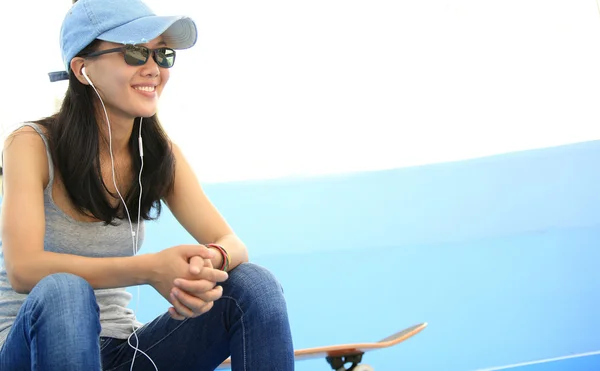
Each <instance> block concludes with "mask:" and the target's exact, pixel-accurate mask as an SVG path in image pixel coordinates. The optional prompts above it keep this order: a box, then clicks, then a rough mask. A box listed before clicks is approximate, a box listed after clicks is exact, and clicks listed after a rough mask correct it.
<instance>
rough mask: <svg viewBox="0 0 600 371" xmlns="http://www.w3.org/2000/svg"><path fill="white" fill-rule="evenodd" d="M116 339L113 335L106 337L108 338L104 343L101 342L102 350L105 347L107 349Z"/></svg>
mask: <svg viewBox="0 0 600 371" xmlns="http://www.w3.org/2000/svg"><path fill="white" fill-rule="evenodd" d="M113 340H114V339H113V338H111V337H108V338H106V340H104V343H102V344H100V351H103V350H104V349H106V347H107V346H108V345H109V344H110V343H112V341H113Z"/></svg>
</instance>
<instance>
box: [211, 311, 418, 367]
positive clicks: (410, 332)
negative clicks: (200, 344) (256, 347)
mask: <svg viewBox="0 0 600 371" xmlns="http://www.w3.org/2000/svg"><path fill="white" fill-rule="evenodd" d="M425 327H427V322H423V323H420V324H418V325H414V326H411V327H408V328H406V329H404V330H402V331H400V332H397V333H395V334H393V335H390V336H388V337H386V338H385V339H382V340H379V341H378V342H371V343H354V344H340V345H329V346H322V347H315V348H305V349H297V350H295V351H294V356H295V359H296V361H305V360H307V359H315V358H321V357H324V358H325V360H326V361H327V362H328V363H329V365H330V366H331V368H332V369H333V370H335V371H374V369H373V367H371V366H369V365H365V364H361V362H362V357H363V355H364V354H365V353H366V352H368V351H370V350H375V349H382V348H387V347H391V346H392V345H396V344H399V343H401V342H403V341H404V340H407V339H409V338H411V337H413V336H414V335H416V334H418V333H419V332H421V331H422V330H423V329H424V328H425ZM348 363H350V366H348V368H346V364H348ZM230 368H231V358H227V359H226V360H225V362H223V363H222V364H221V365H220V366H219V367H217V370H227V369H230Z"/></svg>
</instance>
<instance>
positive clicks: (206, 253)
mask: <svg viewBox="0 0 600 371" xmlns="http://www.w3.org/2000/svg"><path fill="white" fill-rule="evenodd" d="M214 254H215V251H213V250H210V249H207V248H206V247H205V246H203V245H179V246H174V247H171V248H169V249H166V250H163V251H161V252H159V253H157V257H158V267H157V273H158V274H157V275H156V277H157V279H155V280H154V282H152V286H153V287H154V288H155V289H156V290H157V291H158V292H159V293H160V294H161V295H162V296H163V297H164V298H165V299H167V301H169V303H171V305H172V307H170V308H169V314H170V315H171V318H173V319H177V320H183V319H185V318H194V317H198V316H200V315H202V314H204V313H206V312H208V311H209V310H210V309H211V308H212V307H213V304H214V301H215V300H218V299H219V298H221V296H222V295H223V288H222V287H221V286H217V283H218V282H223V281H225V280H226V279H227V278H228V275H227V273H226V272H223V271H221V270H218V269H215V268H214V267H213V266H212V263H211V260H210V259H211V257H213V256H214Z"/></svg>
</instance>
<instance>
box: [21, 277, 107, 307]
mask: <svg viewBox="0 0 600 371" xmlns="http://www.w3.org/2000/svg"><path fill="white" fill-rule="evenodd" d="M29 296H30V297H31V299H32V301H33V302H34V303H35V305H37V306H38V307H40V308H39V309H43V310H45V311H48V312H50V311H53V312H54V315H56V314H58V313H65V314H67V313H68V314H74V313H77V312H80V311H86V312H87V311H90V310H91V311H95V312H96V313H99V308H98V304H97V302H96V296H95V294H94V290H93V288H92V287H91V285H90V284H89V283H88V282H87V281H86V280H85V279H83V278H81V277H79V276H76V275H74V274H70V273H55V274H51V275H48V276H46V277H44V278H43V279H41V280H40V281H39V282H38V283H37V285H35V287H34V288H33V289H32V290H31V292H30V293H29Z"/></svg>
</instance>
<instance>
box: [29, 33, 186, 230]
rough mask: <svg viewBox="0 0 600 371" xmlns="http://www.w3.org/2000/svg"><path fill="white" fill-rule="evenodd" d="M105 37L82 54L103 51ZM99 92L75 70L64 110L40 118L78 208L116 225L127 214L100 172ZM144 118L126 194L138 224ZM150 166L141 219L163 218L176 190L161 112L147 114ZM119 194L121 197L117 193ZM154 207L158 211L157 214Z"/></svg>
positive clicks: (134, 140)
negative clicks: (113, 202)
mask: <svg viewBox="0 0 600 371" xmlns="http://www.w3.org/2000/svg"><path fill="white" fill-rule="evenodd" d="M99 43H100V41H99V40H96V41H94V42H92V43H91V44H90V45H88V46H87V47H86V48H85V49H83V50H82V51H81V52H80V53H79V54H78V56H81V55H84V54H86V53H89V52H91V51H94V50H96V49H97V46H98V44H99ZM95 94H96V93H95V92H94V91H93V88H92V87H91V86H87V85H84V84H82V83H81V82H80V81H79V80H77V78H76V77H75V74H74V73H73V71H70V72H69V86H68V88H67V91H66V94H65V96H64V99H63V102H62V105H61V107H60V109H59V111H58V112H57V113H56V114H54V115H52V116H49V117H46V118H43V119H41V120H39V121H37V123H38V124H40V125H42V126H44V127H45V128H46V131H47V136H48V141H49V145H50V153H51V154H52V159H53V160H54V165H55V166H56V168H57V169H58V171H59V173H60V176H61V179H62V182H63V184H64V186H65V189H66V191H67V193H68V195H69V198H70V199H71V202H72V203H73V205H74V206H75V208H76V209H77V210H78V211H79V212H80V213H82V214H84V215H88V216H91V217H94V218H96V219H99V220H102V221H104V222H105V223H106V224H112V225H115V224H117V223H116V220H118V219H124V218H126V217H127V215H126V214H125V209H124V208H123V205H122V203H121V202H119V204H118V206H117V207H113V206H112V205H111V203H110V201H109V199H108V197H107V196H106V193H109V194H110V192H109V191H108V189H107V187H106V184H105V183H104V181H103V179H102V174H101V170H100V150H99V149H100V132H99V126H98V122H97V120H96V112H97V110H96V107H95V104H94V102H95V100H96V99H97V97H96V95H95ZM139 125H140V118H139V117H138V118H136V119H135V121H134V125H133V130H132V133H131V137H130V138H129V152H130V154H131V158H132V166H131V168H132V169H131V171H132V173H133V175H135V177H134V180H135V181H134V182H132V185H131V187H130V188H129V189H128V190H127V192H125V193H123V192H122V193H121V194H122V195H123V199H124V200H125V203H126V204H127V209H128V210H129V213H130V217H131V221H132V222H137V221H138V220H137V210H138V198H139V191H140V186H139V183H138V174H139V172H140V167H141V160H140V156H139V144H138V133H139ZM142 125H143V126H142V140H143V143H144V169H143V173H142V178H141V180H142V187H143V192H142V199H141V204H140V218H141V219H144V220H151V219H155V218H158V216H159V215H160V212H161V202H160V201H161V200H162V199H163V198H164V197H165V196H166V195H167V194H168V193H169V192H170V191H171V190H172V187H173V180H174V177H175V158H174V155H173V151H172V147H171V142H170V140H169V138H168V136H167V134H166V133H165V131H164V130H163V128H162V126H161V124H160V121H159V120H158V117H157V116H156V115H154V116H152V117H146V118H143V123H142ZM113 196H117V195H116V194H113ZM152 209H154V210H155V214H154V215H151V212H152Z"/></svg>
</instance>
